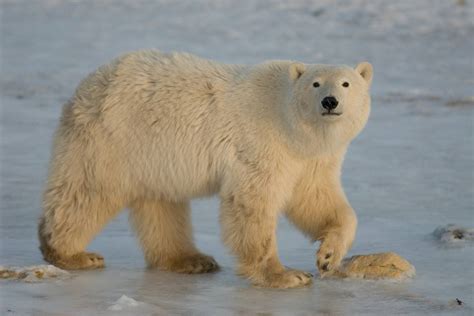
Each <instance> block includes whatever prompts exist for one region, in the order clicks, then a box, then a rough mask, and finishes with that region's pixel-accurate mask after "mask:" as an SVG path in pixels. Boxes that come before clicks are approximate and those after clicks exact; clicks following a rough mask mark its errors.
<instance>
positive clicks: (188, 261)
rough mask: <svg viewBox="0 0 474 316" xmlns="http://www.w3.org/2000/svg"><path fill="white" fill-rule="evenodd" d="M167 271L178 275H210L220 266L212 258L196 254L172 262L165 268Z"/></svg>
mask: <svg viewBox="0 0 474 316" xmlns="http://www.w3.org/2000/svg"><path fill="white" fill-rule="evenodd" d="M165 269H166V270H169V271H173V272H178V273H189V274H196V273H209V272H215V271H217V270H219V265H218V264H217V262H216V261H215V260H214V258H212V257H210V256H206V255H204V254H200V253H198V254H195V255H189V256H184V257H181V258H176V259H174V260H171V261H170V262H169V263H168V264H167V265H166V267H165Z"/></svg>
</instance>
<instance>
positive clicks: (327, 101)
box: [321, 97, 339, 111]
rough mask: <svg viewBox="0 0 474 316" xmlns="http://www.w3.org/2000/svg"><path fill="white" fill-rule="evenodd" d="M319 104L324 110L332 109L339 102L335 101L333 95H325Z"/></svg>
mask: <svg viewBox="0 0 474 316" xmlns="http://www.w3.org/2000/svg"><path fill="white" fill-rule="evenodd" d="M321 104H322V106H323V108H325V109H326V110H329V111H331V110H334V109H335V108H336V107H337V105H338V104H339V102H338V101H337V99H336V98H335V97H325V98H324V99H323V100H322V101H321Z"/></svg>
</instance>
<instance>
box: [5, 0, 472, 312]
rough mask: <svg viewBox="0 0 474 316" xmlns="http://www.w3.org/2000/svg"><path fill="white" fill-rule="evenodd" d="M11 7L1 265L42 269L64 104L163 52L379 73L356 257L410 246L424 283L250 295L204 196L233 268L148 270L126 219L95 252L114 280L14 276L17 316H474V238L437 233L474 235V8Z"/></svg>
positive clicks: (356, 2) (199, 205)
mask: <svg viewBox="0 0 474 316" xmlns="http://www.w3.org/2000/svg"><path fill="white" fill-rule="evenodd" d="M0 3H1V6H0V14H1V16H0V20H1V25H0V40H1V45H0V48H1V75H0V85H1V94H0V97H1V107H2V108H1V112H0V113H1V130H0V132H1V146H0V150H1V151H0V159H1V160H0V168H1V178H0V180H1V181H0V185H1V189H0V192H1V200H0V220H1V222H0V237H1V239H0V256H1V259H0V265H5V266H6V265H10V266H30V265H38V264H43V261H42V259H41V256H40V253H39V250H38V242H37V238H36V225H37V218H38V216H39V214H40V205H41V190H42V184H43V182H44V180H45V176H46V168H47V161H48V157H49V149H50V145H51V138H52V133H53V131H54V128H55V126H56V124H57V120H58V117H59V114H60V109H61V106H62V103H63V102H64V101H65V100H66V99H67V98H68V97H69V96H70V95H71V94H72V92H73V91H74V89H75V87H76V85H77V84H78V82H79V80H80V79H81V78H83V77H84V76H85V75H86V74H87V73H88V72H90V71H92V70H93V69H94V68H95V67H97V66H98V65H100V64H102V63H104V62H106V61H108V60H110V59H111V58H113V57H115V56H117V55H118V54H121V53H123V52H125V51H129V50H135V49H141V48H150V47H154V48H160V49H162V50H167V51H169V50H180V51H181V50H183V51H188V52H192V53H196V54H199V55H201V56H204V57H208V58H213V59H216V60H219V61H223V62H231V63H257V62H260V61H262V60H265V59H275V58H278V59H297V60H302V61H304V62H310V63H345V64H351V65H354V64H356V63H357V62H359V61H362V60H368V61H370V62H372V63H373V65H374V68H375V79H374V80H375V81H374V86H373V96H374V97H373V111H372V115H371V118H370V122H369V124H368V126H367V128H366V129H365V131H364V132H363V133H362V134H361V135H360V137H359V138H357V140H356V141H355V142H354V143H353V145H352V146H351V148H350V150H349V153H348V155H347V159H346V163H345V167H344V173H343V180H344V184H345V188H346V192H347V195H348V197H349V199H350V200H351V202H352V204H353V206H354V208H355V209H356V210H357V212H358V215H359V230H358V234H357V239H356V242H355V244H354V247H353V249H352V250H351V252H350V253H349V255H354V254H364V253H375V252H382V251H394V252H397V253H399V254H400V255H402V256H404V257H405V258H407V259H408V260H409V261H410V262H411V263H413V264H414V265H415V267H416V270H417V276H416V277H415V279H413V280H411V281H404V282H389V281H363V280H344V281H339V280H326V279H324V280H319V279H315V282H314V285H313V286H312V287H310V288H304V289H297V290H289V291H276V290H265V289H256V288H252V287H251V286H249V284H248V283H247V282H246V281H245V280H242V279H240V278H238V277H236V276H235V275H234V274H233V268H234V262H233V259H232V258H231V257H230V256H229V254H228V252H227V251H226V249H225V248H224V247H223V246H222V245H221V243H220V240H219V227H218V221H217V215H218V210H217V209H218V203H217V200H216V199H206V200H199V201H195V203H193V207H194V211H193V215H194V223H195V235H196V240H197V243H198V245H199V246H200V248H201V249H202V250H203V251H205V252H207V253H209V254H212V255H214V256H215V258H216V259H217V260H218V261H219V263H220V264H221V266H222V267H223V269H222V271H221V272H219V273H216V274H211V275H200V276H189V275H177V274H173V273H167V272H161V271H149V270H146V269H145V268H144V261H143V258H142V255H141V253H140V250H139V248H138V246H137V243H136V241H135V239H134V237H133V233H132V232H131V230H130V229H129V226H128V224H127V216H126V212H124V213H123V214H122V215H120V216H119V217H118V218H117V219H115V220H114V221H113V222H112V223H111V224H110V225H109V226H108V227H107V228H106V229H105V230H104V231H103V232H102V233H101V234H100V235H99V236H98V237H97V238H96V239H95V240H94V242H93V243H92V244H91V246H90V249H91V250H95V251H98V252H100V253H101V254H103V255H104V256H105V258H106V264H107V268H106V269H104V270H98V271H88V272H73V273H72V277H71V278H67V279H51V280H45V281H44V282H39V283H34V284H30V283H24V282H19V281H11V280H0V314H1V315H30V314H34V315H126V314H128V315H147V314H148V315H153V314H155V315H166V314H187V315H190V314H197V315H211V314H224V315H229V314H255V313H264V314H277V315H286V314H287V315H294V314H298V315H314V314H318V313H319V314H331V315H332V314H334V315H354V314H361V315H367V314H372V315H390V314H426V315H433V314H451V313H455V314H466V315H468V314H473V313H474V308H473V306H474V293H473V289H474V281H473V280H474V247H473V246H472V243H473V242H472V240H471V241H469V240H465V241H459V240H457V239H456V238H454V239H450V238H444V239H443V240H442V241H440V240H437V239H436V238H437V237H436V236H434V235H432V233H433V231H434V230H435V229H436V228H437V227H439V226H445V225H447V224H449V223H454V224H458V225H461V226H465V227H466V228H468V229H469V228H472V227H474V213H473V211H474V210H473V205H474V173H473V172H474V171H473V170H474V161H473V157H474V155H473V154H474V152H473V151H474V149H473V148H474V136H473V131H474V127H473V124H474V113H473V111H474V96H473V94H474V65H473V54H472V52H473V51H474V38H473V34H474V3H473V1H472V0H465V1H460V0H417V1H412V0H404V1H374V0H346V1H344V0H336V1H333V0H293V1H284V0H271V1H251V0H246V1H231V0H209V1H172V0H160V1H132V0H129V1H126V0H117V1H106V0H96V1H92V0H90V1H62V0H48V1H26V0H25V1H23V0H15V1H11V0H10V1H8V0H2V1H1V2H0ZM463 3H464V4H463ZM471 232H472V231H471ZM278 236H279V251H280V256H281V258H282V260H283V262H284V263H285V264H286V265H288V266H292V267H295V268H299V269H304V270H308V271H311V272H316V271H315V270H316V269H315V266H314V265H315V263H314V261H315V259H314V252H315V250H316V245H311V244H310V243H309V242H307V241H305V239H304V238H303V237H302V236H301V235H300V234H299V233H298V232H297V231H296V230H295V229H294V228H293V227H291V226H290V225H289V224H288V222H287V221H285V220H284V219H282V221H281V224H280V226H279V233H278ZM438 237H439V234H438ZM123 295H125V296H123ZM456 298H458V299H460V300H461V301H463V302H464V304H463V305H461V306H459V305H458V304H457V303H456V302H455V299H456Z"/></svg>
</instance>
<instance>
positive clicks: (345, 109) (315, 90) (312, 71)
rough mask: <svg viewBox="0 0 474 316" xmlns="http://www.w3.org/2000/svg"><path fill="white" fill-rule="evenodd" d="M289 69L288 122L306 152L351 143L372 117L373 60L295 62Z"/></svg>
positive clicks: (330, 148) (331, 148)
mask: <svg viewBox="0 0 474 316" xmlns="http://www.w3.org/2000/svg"><path fill="white" fill-rule="evenodd" d="M288 71H289V73H288V78H289V86H290V89H289V90H290V96H289V100H288V101H289V102H288V103H287V109H286V111H287V114H288V116H287V117H288V118H290V120H291V121H292V122H288V123H290V124H289V125H290V126H292V130H293V132H294V134H296V135H295V136H297V137H299V138H300V141H303V143H304V144H305V146H306V149H305V152H306V153H307V154H310V155H314V154H317V153H327V152H328V151H330V152H334V151H335V150H338V149H340V148H344V147H345V146H347V145H348V144H349V142H350V141H351V140H352V139H353V138H354V137H355V136H357V134H358V133H359V132H360V131H361V130H362V129H363V128H364V126H365V124H366V123H367V120H368V117H369V113H370V94H369V89H370V85H371V82H372V73H373V70H372V66H371V64H369V63H367V62H362V63H359V64H358V65H357V66H356V67H355V68H351V67H348V66H339V65H337V66H334V65H305V64H302V63H291V64H290V65H289V68H288ZM302 138H304V139H305V140H303V139H302Z"/></svg>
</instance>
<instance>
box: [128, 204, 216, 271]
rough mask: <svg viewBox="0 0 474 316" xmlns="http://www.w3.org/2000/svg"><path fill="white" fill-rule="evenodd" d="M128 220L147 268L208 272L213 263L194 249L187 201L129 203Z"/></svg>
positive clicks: (211, 259)
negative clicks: (139, 245) (135, 233)
mask: <svg viewBox="0 0 474 316" xmlns="http://www.w3.org/2000/svg"><path fill="white" fill-rule="evenodd" d="M131 208H132V210H131V212H130V219H131V223H132V225H133V227H134V229H135V231H136V232H137V235H138V238H139V240H140V243H141V245H142V248H143V251H144V254H145V260H146V261H147V264H148V266H149V267H160V268H162V269H164V270H168V271H174V272H179V273H207V272H213V271H216V270H218V269H219V266H218V265H217V263H216V261H215V260H214V259H213V258H212V257H210V256H207V255H204V254H202V253H200V252H199V250H197V249H196V247H195V245H194V241H193V236H192V227H191V219H190V214H189V205H188V202H182V203H175V202H168V201H162V200H145V199H140V200H137V201H135V202H133V203H132V204H131Z"/></svg>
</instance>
